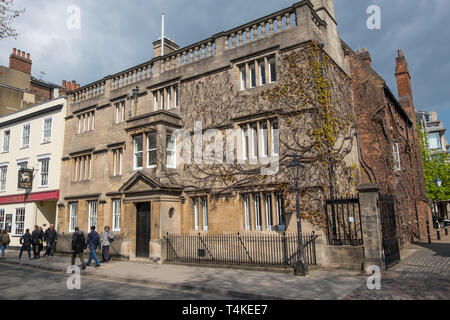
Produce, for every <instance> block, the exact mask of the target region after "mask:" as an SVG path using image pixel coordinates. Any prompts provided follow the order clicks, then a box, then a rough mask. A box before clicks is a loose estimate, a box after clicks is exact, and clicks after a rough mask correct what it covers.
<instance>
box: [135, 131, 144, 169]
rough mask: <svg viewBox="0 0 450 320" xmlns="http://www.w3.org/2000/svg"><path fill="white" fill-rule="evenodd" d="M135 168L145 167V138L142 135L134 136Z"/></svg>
mask: <svg viewBox="0 0 450 320" xmlns="http://www.w3.org/2000/svg"><path fill="white" fill-rule="evenodd" d="M133 166H134V170H140V169H142V167H143V139H142V135H140V136H136V137H134V164H133Z"/></svg>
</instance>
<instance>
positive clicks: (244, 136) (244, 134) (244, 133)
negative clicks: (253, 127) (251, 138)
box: [242, 127, 248, 160]
mask: <svg viewBox="0 0 450 320" xmlns="http://www.w3.org/2000/svg"><path fill="white" fill-rule="evenodd" d="M242 139H243V149H244V150H243V157H244V160H247V159H248V129H247V127H244V128H243V129H242Z"/></svg>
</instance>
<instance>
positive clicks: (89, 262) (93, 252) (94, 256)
mask: <svg viewBox="0 0 450 320" xmlns="http://www.w3.org/2000/svg"><path fill="white" fill-rule="evenodd" d="M90 250H91V253H90V254H89V260H88V262H87V265H88V266H89V265H90V264H91V261H92V259H94V260H95V264H96V265H100V261H98V259H97V253H96V252H95V249H90Z"/></svg>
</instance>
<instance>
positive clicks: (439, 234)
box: [436, 223, 441, 240]
mask: <svg viewBox="0 0 450 320" xmlns="http://www.w3.org/2000/svg"><path fill="white" fill-rule="evenodd" d="M437 226H438V227H437V229H436V233H437V239H438V240H441V232H440V230H441V225H440V224H439V223H438V225H437Z"/></svg>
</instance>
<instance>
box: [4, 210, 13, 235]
mask: <svg viewBox="0 0 450 320" xmlns="http://www.w3.org/2000/svg"><path fill="white" fill-rule="evenodd" d="M5 230H6V232H8V233H11V230H12V214H7V215H6V217H5Z"/></svg>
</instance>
